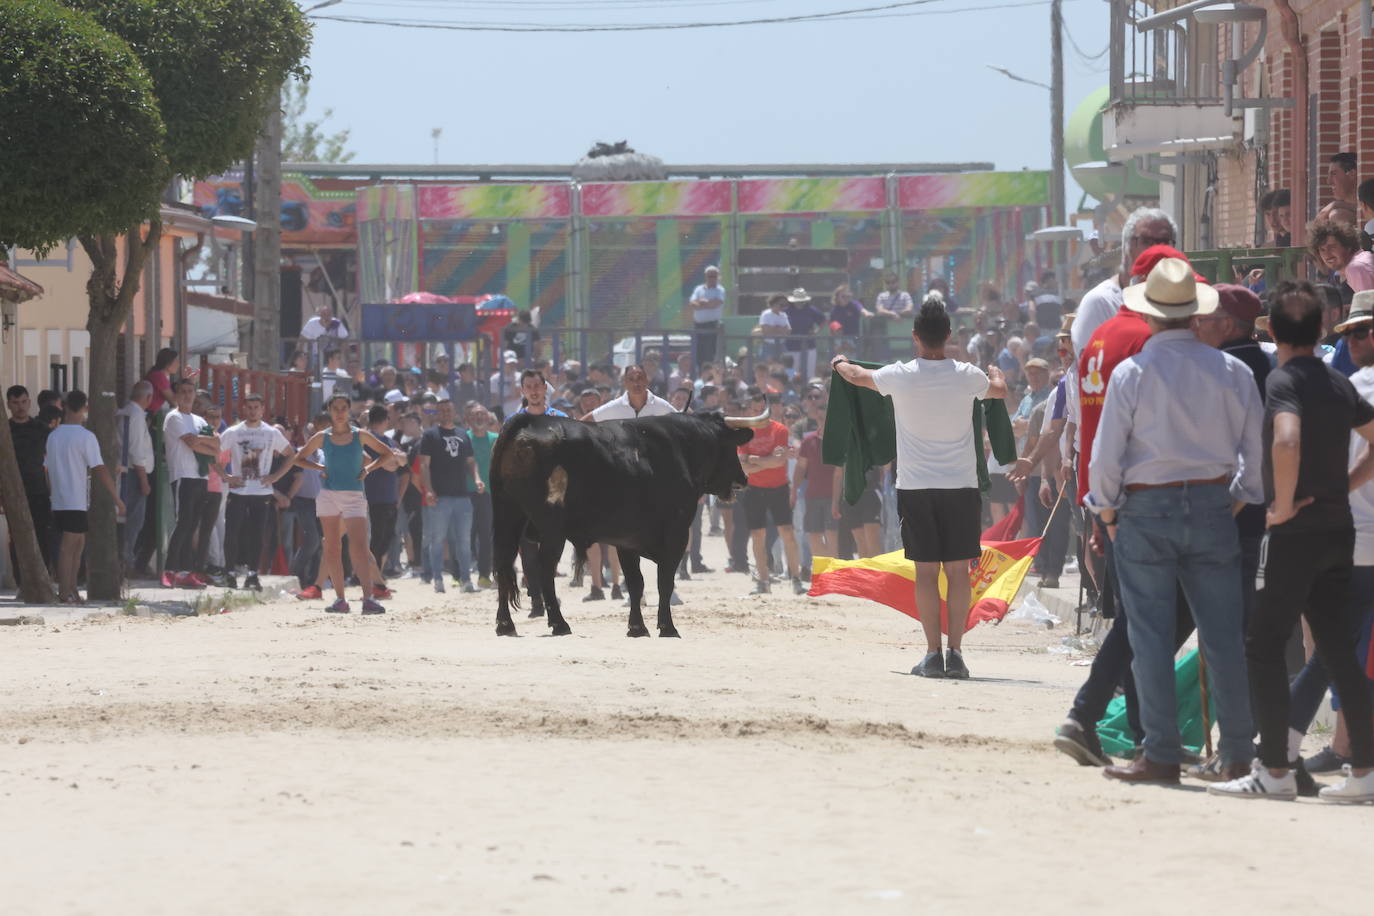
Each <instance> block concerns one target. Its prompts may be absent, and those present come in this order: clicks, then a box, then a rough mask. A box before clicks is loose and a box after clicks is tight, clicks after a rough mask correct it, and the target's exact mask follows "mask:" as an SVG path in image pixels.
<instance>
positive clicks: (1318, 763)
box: [1303, 744, 1350, 774]
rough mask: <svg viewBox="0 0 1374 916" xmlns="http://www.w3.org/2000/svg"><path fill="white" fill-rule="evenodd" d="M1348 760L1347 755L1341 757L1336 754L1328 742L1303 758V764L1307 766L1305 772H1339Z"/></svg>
mask: <svg viewBox="0 0 1374 916" xmlns="http://www.w3.org/2000/svg"><path fill="white" fill-rule="evenodd" d="M1349 762H1350V758H1349V757H1342V756H1341V755H1340V754H1337V753H1336V752H1335V751H1334V750H1332V748H1331V745H1329V744H1328V745H1327V746H1326V747H1324V748H1322V749H1321V750H1320V751H1317V753H1315V754H1313V755H1312V756H1311V757H1308V758H1307V759H1306V760H1304V761H1303V765H1304V766H1305V767H1306V768H1307V772H1309V773H1314V774H1319V773H1339V772H1340V771H1341V767H1343V766H1345V765H1346V764H1347V763H1349Z"/></svg>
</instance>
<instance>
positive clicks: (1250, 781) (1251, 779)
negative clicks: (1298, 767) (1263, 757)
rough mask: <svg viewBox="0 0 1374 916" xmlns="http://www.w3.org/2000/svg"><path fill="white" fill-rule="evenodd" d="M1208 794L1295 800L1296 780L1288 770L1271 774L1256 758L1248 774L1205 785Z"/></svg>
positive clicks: (1296, 792) (1296, 795)
mask: <svg viewBox="0 0 1374 916" xmlns="http://www.w3.org/2000/svg"><path fill="white" fill-rule="evenodd" d="M1207 794H1208V795H1226V796H1229V797H1231V798H1264V799H1269V800H1270V801H1296V800H1297V797H1298V781H1297V780H1296V779H1295V778H1294V777H1293V771H1292V770H1289V771H1288V772H1287V773H1285V774H1284V775H1282V776H1273V775H1270V773H1269V768H1268V767H1266V766H1265V765H1264V764H1262V763H1260V762H1259V761H1258V760H1256V761H1255V762H1254V763H1252V764H1250V775H1248V776H1242V777H1241V778H1240V779H1233V780H1231V781H1230V782H1214V783H1212V784H1211V785H1210V786H1208V787H1207Z"/></svg>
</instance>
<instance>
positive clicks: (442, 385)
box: [425, 369, 452, 401]
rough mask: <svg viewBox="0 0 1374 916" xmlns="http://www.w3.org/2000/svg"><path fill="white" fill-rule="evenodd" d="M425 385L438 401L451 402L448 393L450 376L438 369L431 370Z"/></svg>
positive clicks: (426, 377)
mask: <svg viewBox="0 0 1374 916" xmlns="http://www.w3.org/2000/svg"><path fill="white" fill-rule="evenodd" d="M425 385H426V387H427V388H428V389H429V393H430V394H432V395H434V399H435V400H436V401H450V400H452V398H450V397H449V393H448V387H447V386H448V376H447V375H445V374H444V373H443V372H440V371H439V370H437V369H431V370H430V371H429V374H428V375H426V376H425Z"/></svg>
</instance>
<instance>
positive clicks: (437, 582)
mask: <svg viewBox="0 0 1374 916" xmlns="http://www.w3.org/2000/svg"><path fill="white" fill-rule="evenodd" d="M445 591H447V589H445V588H444V580H443V579H442V578H441V577H439V576H435V577H434V594H436V595H442V594H443V593H444V592H445Z"/></svg>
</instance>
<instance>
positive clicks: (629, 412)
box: [592, 391, 677, 423]
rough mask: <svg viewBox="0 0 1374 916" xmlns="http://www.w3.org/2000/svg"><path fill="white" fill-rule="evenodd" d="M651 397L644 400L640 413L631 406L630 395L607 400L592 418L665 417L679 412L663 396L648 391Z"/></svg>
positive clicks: (593, 413)
mask: <svg viewBox="0 0 1374 916" xmlns="http://www.w3.org/2000/svg"><path fill="white" fill-rule="evenodd" d="M648 395H649V399H648V400H647V401H645V402H644V407H643V409H642V410H640V411H639V413H635V409H634V408H633V407H631V406H630V396H629V395H628V394H622V395H621V396H620V397H618V398H616V399H615V400H613V401H607V402H606V403H605V404H602V405H601V406H600V407H598V408H597V409H596V410H593V411H592V418H593V419H595V420H596V422H598V423H601V422H603V421H606V420H633V419H634V418H635V417H663V416H667V415H668V414H670V413H677V409H676V408H675V407H673V405H672V404H671V403H669V402H668V401H665V400H663V398H661V397H659V396H658V395H656V394H654V393H653V392H652V391H650V392H648Z"/></svg>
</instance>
